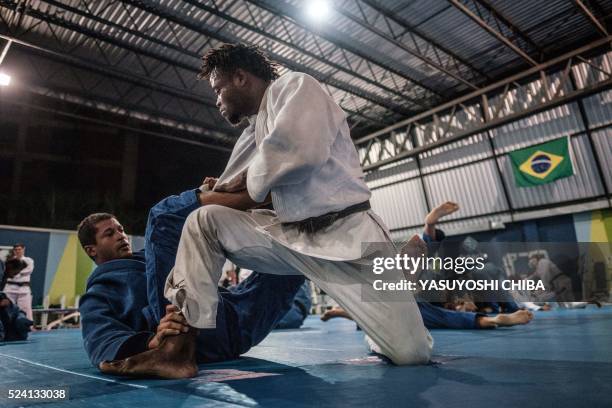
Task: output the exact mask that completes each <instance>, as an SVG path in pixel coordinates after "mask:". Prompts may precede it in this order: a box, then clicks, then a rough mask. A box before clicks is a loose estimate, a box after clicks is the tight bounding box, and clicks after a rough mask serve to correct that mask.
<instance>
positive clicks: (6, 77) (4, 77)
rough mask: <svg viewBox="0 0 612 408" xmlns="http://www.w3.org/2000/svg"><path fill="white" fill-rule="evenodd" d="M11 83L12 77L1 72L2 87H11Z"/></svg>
mask: <svg viewBox="0 0 612 408" xmlns="http://www.w3.org/2000/svg"><path fill="white" fill-rule="evenodd" d="M10 83H11V76H10V75H6V74H5V73H4V72H0V86H9V84H10Z"/></svg>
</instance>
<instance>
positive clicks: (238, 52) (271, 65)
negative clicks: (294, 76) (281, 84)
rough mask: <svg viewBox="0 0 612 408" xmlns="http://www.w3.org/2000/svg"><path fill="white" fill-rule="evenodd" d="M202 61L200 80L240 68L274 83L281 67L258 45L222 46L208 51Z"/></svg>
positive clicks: (229, 72)
mask: <svg viewBox="0 0 612 408" xmlns="http://www.w3.org/2000/svg"><path fill="white" fill-rule="evenodd" d="M202 61H203V63H202V68H201V71H200V74H199V75H198V79H210V76H211V75H212V74H213V72H215V71H217V72H222V73H224V74H231V73H233V72H234V71H235V70H237V69H238V68H242V69H243V70H245V71H247V72H250V73H251V74H253V75H255V76H256V77H258V78H261V79H263V80H264V81H273V80H275V79H276V78H278V77H279V74H278V67H279V65H278V64H277V63H276V62H274V61H272V60H271V59H270V58H269V57H268V56H267V55H266V54H265V53H264V52H263V51H262V50H261V48H259V47H258V46H256V45H247V44H242V43H238V44H222V45H220V46H219V47H217V48H213V49H210V50H208V51H207V52H206V54H204V56H203V57H202Z"/></svg>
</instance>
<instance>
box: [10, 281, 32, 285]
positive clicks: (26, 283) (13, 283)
mask: <svg viewBox="0 0 612 408" xmlns="http://www.w3.org/2000/svg"><path fill="white" fill-rule="evenodd" d="M6 283H8V284H11V285H17V286H30V282H14V281H6Z"/></svg>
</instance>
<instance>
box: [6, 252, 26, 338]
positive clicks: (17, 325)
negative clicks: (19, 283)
mask: <svg viewBox="0 0 612 408" xmlns="http://www.w3.org/2000/svg"><path fill="white" fill-rule="evenodd" d="M27 266H28V264H27V263H26V262H24V261H23V260H21V259H18V258H10V259H8V260H7V261H6V262H5V264H4V274H3V275H4V276H3V277H2V278H1V280H2V281H6V280H7V279H11V278H13V277H14V276H16V275H18V274H19V272H21V271H22V270H23V269H25V268H26V267H27ZM3 286H4V282H2V283H0V290H2V287H3ZM32 324H33V322H32V320H30V319H28V318H27V316H26V314H25V312H24V311H23V310H21V309H20V308H19V307H18V306H17V305H16V304H14V303H13V302H12V301H11V299H10V298H9V297H8V296H7V295H6V294H5V293H4V292H0V342H2V341H15V340H27V338H28V332H29V331H30V327H31V326H32Z"/></svg>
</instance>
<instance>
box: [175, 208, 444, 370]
mask: <svg viewBox="0 0 612 408" xmlns="http://www.w3.org/2000/svg"><path fill="white" fill-rule="evenodd" d="M347 218H348V217H347ZM277 222H278V219H277V218H276V217H275V215H274V213H273V212H270V211H265V210H255V211H249V212H244V211H238V210H234V209H231V208H228V207H223V206H218V205H207V206H203V207H201V208H199V209H197V210H195V211H194V212H193V213H191V214H190V215H189V217H188V218H187V221H186V223H185V225H184V227H183V231H182V235H181V240H180V243H179V247H178V252H177V257H176V263H175V266H174V268H173V269H172V271H171V273H170V274H169V276H168V279H167V281H166V287H165V296H166V297H167V298H168V299H169V300H170V301H171V302H172V303H173V304H174V305H175V306H177V307H178V308H179V309H181V310H182V312H183V314H184V315H185V318H186V319H187V322H188V323H189V324H190V325H191V326H194V327H197V328H214V327H215V326H216V320H215V319H216V314H217V303H218V300H217V299H218V294H217V282H218V281H219V278H220V276H221V273H222V267H223V264H224V262H225V259H226V258H227V259H229V260H230V261H232V262H233V263H235V264H236V265H238V266H240V267H242V268H247V269H251V270H254V271H257V272H259V273H272V274H278V275H299V274H303V275H304V276H305V277H307V278H308V279H310V280H312V281H313V282H314V284H315V285H317V286H318V287H319V288H321V289H322V290H324V291H325V292H327V293H328V294H329V295H330V296H331V297H332V298H333V299H335V300H336V301H337V302H338V303H339V304H340V306H342V307H343V308H344V309H345V310H346V311H347V312H348V313H349V314H350V315H351V317H353V319H354V320H355V321H356V322H357V324H358V325H359V326H360V327H361V328H362V329H363V331H364V332H365V333H366V334H367V335H368V336H369V337H370V339H371V340H372V341H371V342H370V343H372V342H373V343H375V344H371V346H373V349H374V351H376V352H378V353H380V354H383V355H385V356H386V357H388V358H389V359H391V361H392V362H394V363H395V364H423V363H427V362H428V361H429V358H430V355H431V350H432V344H433V341H432V338H431V336H430V335H429V332H428V331H427V329H426V328H425V326H424V325H423V320H422V318H421V314H420V312H419V310H418V307H417V303H416V302H415V301H414V298H412V294H411V293H410V292H406V293H405V295H406V301H390V300H388V299H385V296H384V294H383V292H380V291H376V290H374V288H373V286H372V282H373V281H374V280H375V279H379V278H380V277H379V276H378V275H375V274H373V273H372V270H371V268H370V269H369V270H368V268H365V269H364V268H362V264H363V260H360V259H356V260H355V261H334V260H329V259H323V258H320V257H316V256H312V255H307V254H304V252H307V250H304V251H300V252H298V251H296V250H294V249H291V248H290V247H288V246H287V245H283V244H281V243H280V242H279V240H277V239H275V238H274V237H273V236H271V235H270V234H268V233H266V230H265V227H266V226H269V225H271V224H274V223H277ZM337 222H339V221H337ZM334 225H336V224H334ZM334 225H332V226H331V227H329V228H333V227H334ZM348 233H350V231H348ZM377 238H378V237H377V236H374V237H372V240H376V239H377ZM304 247H305V248H306V249H307V248H308V245H305V246H304ZM333 247H334V248H328V249H332V250H333V249H335V248H336V249H339V250H342V245H341V244H339V245H337V246H335V245H334V246H333ZM362 296H363V297H365V298H367V299H369V300H370V301H364V300H363V299H362ZM371 300H374V301H371Z"/></svg>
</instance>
